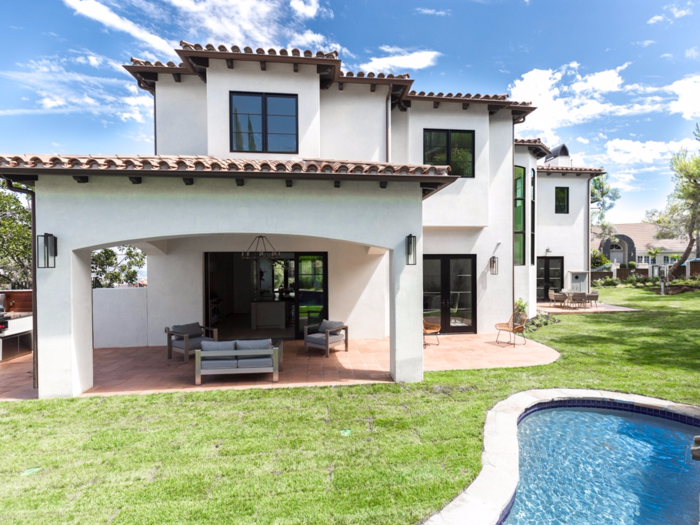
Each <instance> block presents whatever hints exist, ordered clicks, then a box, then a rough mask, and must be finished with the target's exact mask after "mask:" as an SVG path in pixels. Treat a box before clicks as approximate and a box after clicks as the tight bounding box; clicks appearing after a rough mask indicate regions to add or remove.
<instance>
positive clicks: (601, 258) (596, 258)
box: [591, 249, 610, 269]
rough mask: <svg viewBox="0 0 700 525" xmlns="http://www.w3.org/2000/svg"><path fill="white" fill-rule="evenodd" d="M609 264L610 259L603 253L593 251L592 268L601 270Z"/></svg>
mask: <svg viewBox="0 0 700 525" xmlns="http://www.w3.org/2000/svg"><path fill="white" fill-rule="evenodd" d="M609 263H610V259H608V258H607V257H606V256H605V254H604V253H603V252H601V251H600V250H596V249H593V250H591V268H593V269H595V268H600V267H601V266H604V265H606V264H609Z"/></svg>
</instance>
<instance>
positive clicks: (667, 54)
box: [661, 53, 673, 58]
mask: <svg viewBox="0 0 700 525" xmlns="http://www.w3.org/2000/svg"><path fill="white" fill-rule="evenodd" d="M661 58H673V54H672V53H664V54H663V55H661Z"/></svg>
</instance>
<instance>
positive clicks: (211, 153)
mask: <svg viewBox="0 0 700 525" xmlns="http://www.w3.org/2000/svg"><path fill="white" fill-rule="evenodd" d="M181 46H182V48H181V49H178V50H177V53H178V54H179V55H180V57H181V58H182V64H180V65H175V64H174V63H172V62H169V63H168V64H162V63H160V62H155V63H151V62H147V61H142V60H137V59H132V62H133V63H132V65H130V66H125V67H126V69H127V70H128V71H129V72H130V73H131V74H132V75H133V76H134V77H135V78H136V80H137V82H138V84H139V86H140V87H141V88H142V89H145V90H147V91H148V92H150V93H151V94H153V96H154V105H155V139H156V146H155V149H156V151H155V155H153V156H113V157H105V156H95V157H93V156H89V155H88V156H51V155H24V156H11V155H7V156H0V175H2V176H4V177H6V178H7V179H10V180H15V181H21V182H24V183H28V184H33V185H34V186H35V188H36V192H37V204H36V216H37V231H38V232H51V233H52V234H54V235H55V236H56V237H57V238H58V241H59V242H58V256H57V257H56V264H55V268H52V269H48V268H47V269H40V270H38V272H37V311H38V332H37V334H36V335H37V341H38V359H39V365H38V371H39V395H40V397H56V396H72V395H77V394H79V393H81V392H83V391H85V390H87V389H89V388H90V387H92V385H93V375H92V368H93V367H92V341H93V328H92V327H93V324H92V317H93V313H92V307H91V304H92V291H91V288H90V253H91V252H92V251H93V250H96V249H99V248H103V247H107V246H115V245H122V244H125V243H131V244H135V245H137V246H139V247H140V248H142V249H143V250H144V251H145V252H146V253H147V255H148V288H147V298H146V299H145V301H144V304H145V306H144V308H145V312H146V313H145V315H144V317H145V319H144V320H143V322H142V323H140V325H142V326H143V328H142V329H141V330H142V332H143V333H141V334H139V336H140V337H141V338H142V340H143V341H145V344H147V345H151V346H162V345H163V344H164V342H165V336H164V334H163V328H164V327H165V326H171V325H173V324H179V323H185V322H188V321H192V320H198V321H200V322H201V323H203V324H207V323H220V330H221V333H222V334H224V338H225V337H226V334H228V335H229V336H230V335H232V334H245V335H246V336H247V337H255V336H258V337H261V336H264V335H265V334H269V333H270V332H271V331H275V330H276V331H277V332H275V333H276V334H278V335H280V336H284V337H299V336H300V334H301V332H302V331H303V327H304V326H305V325H306V324H309V323H313V322H315V321H318V320H320V319H321V318H330V319H337V320H343V321H345V322H346V323H347V324H348V325H349V326H350V335H351V337H353V338H383V337H387V336H388V337H390V340H391V350H390V351H391V359H390V362H391V374H392V377H393V378H394V379H395V380H397V381H419V380H421V379H422V377H423V344H422V324H423V319H424V318H427V319H430V320H431V321H437V322H439V323H440V324H441V325H442V328H441V332H442V333H456V334H458V333H476V332H490V331H493V330H494V324H495V323H497V322H504V321H507V320H508V318H509V317H510V315H511V313H512V307H513V301H514V300H515V299H517V298H519V297H522V298H524V299H525V300H527V301H528V302H529V303H530V314H531V315H532V314H534V313H535V311H536V309H535V303H536V299H537V293H538V292H537V291H536V290H537V283H539V282H542V281H541V279H539V274H536V271H538V269H539V268H540V264H542V263H540V261H544V263H543V264H544V266H543V269H544V271H547V268H548V261H550V263H549V269H548V271H549V272H550V275H549V282H550V286H551V285H552V284H551V283H552V282H554V281H555V280H556V278H555V277H554V276H553V275H552V272H553V268H554V265H552V263H551V260H552V258H554V257H563V258H564V261H565V262H564V263H563V265H562V267H561V271H562V272H563V271H564V269H566V270H569V269H571V270H584V271H585V270H587V269H588V266H587V264H588V263H587V261H588V253H587V246H588V243H589V240H588V229H587V224H588V211H587V210H588V201H589V197H588V195H589V194H588V184H589V180H590V177H591V176H595V175H596V174H599V173H602V170H586V169H577V168H571V167H570V166H541V167H537V160H538V159H539V158H541V157H543V156H545V155H548V154H549V153H550V152H549V150H548V149H547V148H546V146H544V144H542V143H541V142H540V141H539V140H527V141H516V140H515V139H514V126H515V125H517V124H518V123H519V122H522V121H523V120H524V119H525V118H526V116H527V115H528V114H529V113H531V112H532V111H534V110H535V108H534V107H532V106H531V105H530V104H529V103H520V102H514V101H511V100H509V99H508V96H507V95H480V94H470V93H467V94H464V95H463V94H460V93H457V94H452V93H447V94H444V93H424V92H418V93H417V92H415V91H412V90H411V89H410V88H411V86H412V83H413V80H412V79H410V78H409V77H408V75H384V74H381V73H380V74H374V73H357V74H353V73H351V72H343V71H342V70H341V62H340V60H339V59H338V58H337V55H336V54H335V53H330V54H324V53H316V54H313V53H311V52H309V51H306V52H299V51H297V50H292V51H287V50H284V49H283V50H275V49H270V50H267V51H265V50H262V49H258V50H256V51H253V50H252V49H250V48H244V49H240V48H238V47H236V46H233V47H232V48H227V47H225V46H219V47H214V46H212V45H207V46H200V45H198V44H195V45H193V44H189V43H187V42H182V43H181ZM448 166H450V167H451V168H450V170H449V171H448ZM535 170H536V172H535ZM535 173H537V176H536V177H535V176H534V175H535ZM535 179H536V180H535ZM555 180H556V183H555V182H554V181H555ZM550 181H551V182H550ZM562 187H566V188H568V190H567V195H568V200H567V208H566V211H565V212H562V211H561V210H560V205H561V203H562V202H563V201H562V197H561V195H560V190H559V188H562ZM125 209H128V213H124V210H125ZM514 219H515V220H514ZM533 226H534V228H533ZM261 235H264V236H265V237H266V240H267V241H268V242H271V243H272V245H273V246H274V251H275V252H278V253H269V252H270V251H271V250H272V249H269V248H268V249H264V251H265V252H267V253H265V254H263V256H255V254H253V257H252V258H247V257H246V255H245V254H246V252H247V251H248V250H251V244H253V245H254V243H253V241H254V239H255V238H256V237H257V236H261ZM584 248H586V249H584ZM252 251H254V252H257V251H258V250H256V249H252ZM562 279H563V280H561V281H560V283H561V284H563V283H565V279H564V278H562ZM261 320H262V321H261ZM114 322H115V323H120V318H119V317H118V316H115V320H114ZM261 327H262V328H261ZM129 330H132V331H137V330H138V329H137V328H136V327H135V326H124V327H123V331H129Z"/></svg>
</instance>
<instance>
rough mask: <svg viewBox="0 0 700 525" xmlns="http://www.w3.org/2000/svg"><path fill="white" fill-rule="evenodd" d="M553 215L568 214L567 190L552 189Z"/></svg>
mask: <svg viewBox="0 0 700 525" xmlns="http://www.w3.org/2000/svg"><path fill="white" fill-rule="evenodd" d="M554 213H569V188H554Z"/></svg>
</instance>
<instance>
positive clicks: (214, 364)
mask: <svg viewBox="0 0 700 525" xmlns="http://www.w3.org/2000/svg"><path fill="white" fill-rule="evenodd" d="M202 368H203V369H204V370H219V369H226V368H238V359H236V358H233V359H204V358H202Z"/></svg>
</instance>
